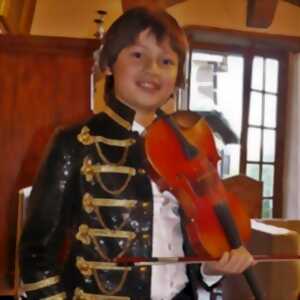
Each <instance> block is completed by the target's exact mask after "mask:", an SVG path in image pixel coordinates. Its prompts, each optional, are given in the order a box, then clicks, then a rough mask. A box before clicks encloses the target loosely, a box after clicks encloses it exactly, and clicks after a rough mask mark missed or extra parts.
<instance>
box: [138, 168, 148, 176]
mask: <svg viewBox="0 0 300 300" xmlns="http://www.w3.org/2000/svg"><path fill="white" fill-rule="evenodd" d="M138 173H139V174H140V175H145V174H146V171H145V169H141V168H140V169H138Z"/></svg>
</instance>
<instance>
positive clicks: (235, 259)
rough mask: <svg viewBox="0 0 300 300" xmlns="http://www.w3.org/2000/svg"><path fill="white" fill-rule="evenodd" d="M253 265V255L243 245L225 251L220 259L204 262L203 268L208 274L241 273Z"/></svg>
mask: <svg viewBox="0 0 300 300" xmlns="http://www.w3.org/2000/svg"><path fill="white" fill-rule="evenodd" d="M253 265H255V261H254V258H253V256H252V255H251V254H250V253H249V252H248V250H247V249H246V248H245V247H243V246H241V247H240V248H237V249H232V250H230V251H229V252H225V253H224V254H223V255H222V257H221V258H220V259H219V260H218V261H212V262H206V263H204V264H203V269H202V270H203V272H204V274H206V275H225V274H240V273H243V272H244V271H245V270H246V269H247V268H248V267H250V266H253Z"/></svg>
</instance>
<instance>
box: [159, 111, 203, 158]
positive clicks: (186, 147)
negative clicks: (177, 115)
mask: <svg viewBox="0 0 300 300" xmlns="http://www.w3.org/2000/svg"><path fill="white" fill-rule="evenodd" d="M156 114H157V116H158V117H160V118H163V119H164V120H165V121H166V122H167V124H168V125H169V126H170V127H171V128H172V129H173V131H174V133H175V134H176V137H177V139H178V141H179V143H180V145H181V148H182V150H183V152H184V154H185V157H186V158H187V159H189V160H191V159H193V158H195V157H196V156H197V155H198V149H197V148H196V147H194V146H193V145H192V144H190V143H189V141H188V140H187V139H186V138H185V136H184V135H183V134H182V133H181V131H180V129H179V128H178V125H177V124H176V123H175V122H174V120H173V119H172V118H171V117H170V116H169V115H167V114H166V113H165V112H164V111H163V110H161V109H160V108H159V109H158V110H157V111H156Z"/></svg>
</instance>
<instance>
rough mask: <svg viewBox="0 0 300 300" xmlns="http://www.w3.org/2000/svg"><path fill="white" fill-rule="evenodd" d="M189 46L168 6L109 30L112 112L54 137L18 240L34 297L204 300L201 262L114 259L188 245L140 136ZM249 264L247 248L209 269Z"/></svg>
mask: <svg viewBox="0 0 300 300" xmlns="http://www.w3.org/2000/svg"><path fill="white" fill-rule="evenodd" d="M186 51H187V41H186V37H185V35H184V33H183V31H182V29H181V28H180V27H179V26H178V24H177V23H176V21H175V20H174V19H173V18H172V17H171V16H170V15H168V14H167V13H166V12H159V11H150V10H147V9H145V8H136V9H132V10H130V11H127V12H126V13H125V14H124V15H123V16H121V17H120V18H119V19H118V20H117V21H116V22H115V23H114V24H113V25H112V26H111V28H110V29H109V30H108V32H107V33H106V35H105V39H104V44H103V49H102V52H101V55H100V62H99V63H100V67H101V69H102V71H103V72H104V74H105V75H106V76H107V77H106V84H105V101H106V104H107V105H106V108H105V110H104V112H103V113H100V114H99V115H96V116H95V117H93V118H91V119H90V120H88V121H87V122H85V123H84V124H79V125H76V126H74V127H72V128H68V129H64V130H61V131H59V132H57V133H56V135H55V137H54V139H53V141H52V146H51V148H50V149H49V151H48V155H47V158H46V159H45V161H44V163H43V165H42V168H41V170H40V172H39V175H38V177H37V179H36V182H35V184H34V187H33V190H32V194H31V199H30V216H29V219H28V222H27V224H26V226H25V228H24V232H23V235H22V239H21V270H22V278H23V281H24V287H25V290H26V292H27V295H28V297H29V299H65V298H67V299H105V300H109V299H110V300H122V299H124V300H125V299H132V300H138V299H139V300H141V299H143V300H145V299H154V300H162V299H163V300H169V299H182V300H184V299H197V298H196V288H197V287H196V283H197V282H196V277H197V276H200V275H201V274H200V270H199V266H196V269H197V270H196V271H195V270H193V269H195V266H194V267H189V268H188V273H189V277H190V278H188V276H187V272H186V267H185V266H183V265H168V266H161V267H153V268H151V267H141V268H137V267H133V268H131V267H118V266H115V265H114V264H112V262H113V260H114V259H116V258H118V257H121V256H123V255H126V256H133V257H135V256H137V257H146V258H147V257H152V256H183V255H184V251H183V247H184V248H188V243H187V242H186V241H185V239H184V238H183V234H182V232H181V229H180V217H179V216H178V213H176V211H177V210H178V203H177V201H176V199H175V198H174V197H173V196H172V195H171V194H170V193H167V192H165V193H163V194H161V193H160V192H159V191H158V189H157V186H156V185H155V184H154V183H153V182H151V181H150V180H149V178H148V176H147V174H146V173H145V170H144V169H143V164H142V161H143V157H142V148H141V145H140V143H139V141H140V139H139V135H138V132H141V131H142V130H143V128H144V127H146V126H147V125H149V124H150V123H151V122H152V120H153V119H154V117H155V111H156V110H157V108H159V107H161V106H162V105H163V104H164V103H166V102H167V101H168V99H169V98H170V97H171V96H172V94H173V92H174V89H175V87H179V86H180V85H182V83H183V64H184V60H185V56H186ZM137 131H138V132H137ZM66 232H67V233H68V236H69V240H70V241H71V242H70V251H69V253H68V257H67V261H66V262H65V264H64V267H63V269H62V268H61V267H60V266H59V264H58V262H57V256H58V254H59V253H60V252H61V250H60V249H61V244H62V242H63V240H64V239H65V236H66ZM252 261H253V259H252V257H251V255H250V254H249V253H248V252H247V251H246V250H245V249H244V248H243V247H242V248H240V249H237V250H233V251H231V252H230V253H225V254H224V255H223V256H222V258H221V259H220V261H218V262H214V263H205V264H203V265H202V273H206V274H207V275H220V274H224V273H239V272H242V271H243V270H244V269H245V268H247V267H248V266H249V265H251V264H252ZM189 280H190V282H191V284H192V286H193V289H190V285H188V284H187V283H188V281H189ZM193 294H194V295H193ZM200 300H201V299H200Z"/></svg>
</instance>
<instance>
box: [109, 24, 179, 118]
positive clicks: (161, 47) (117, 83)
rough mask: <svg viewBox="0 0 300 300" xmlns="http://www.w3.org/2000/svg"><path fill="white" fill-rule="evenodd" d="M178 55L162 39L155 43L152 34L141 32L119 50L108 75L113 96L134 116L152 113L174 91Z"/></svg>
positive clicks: (145, 31) (167, 41)
mask: <svg viewBox="0 0 300 300" xmlns="http://www.w3.org/2000/svg"><path fill="white" fill-rule="evenodd" d="M177 72H178V55H177V53H176V52H175V51H174V50H173V49H172V48H171V46H170V43H169V40H168V39H167V38H166V39H164V40H163V41H162V42H160V43H159V44H158V42H157V40H156V38H155V36H154V35H153V33H152V32H151V31H150V30H149V29H146V30H144V31H142V32H141V33H140V34H139V35H138V38H137V39H136V41H135V43H134V44H133V45H130V46H128V47H126V48H124V49H122V50H121V51H120V53H119V55H118V57H117V60H116V62H115V63H114V65H113V67H112V70H109V73H110V74H111V73H112V75H113V77H114V92H115V96H116V97H117V98H118V99H119V100H120V101H122V102H124V103H125V104H127V105H128V106H129V107H131V108H132V109H134V110H135V111H136V113H143V114H145V113H153V112H154V111H155V110H156V109H157V108H159V107H160V106H161V105H163V104H164V103H165V102H166V101H167V100H168V99H169V97H170V96H171V94H172V93H173V91H174V88H175V83H176V78H177Z"/></svg>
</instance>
